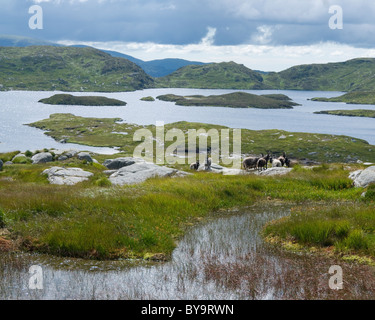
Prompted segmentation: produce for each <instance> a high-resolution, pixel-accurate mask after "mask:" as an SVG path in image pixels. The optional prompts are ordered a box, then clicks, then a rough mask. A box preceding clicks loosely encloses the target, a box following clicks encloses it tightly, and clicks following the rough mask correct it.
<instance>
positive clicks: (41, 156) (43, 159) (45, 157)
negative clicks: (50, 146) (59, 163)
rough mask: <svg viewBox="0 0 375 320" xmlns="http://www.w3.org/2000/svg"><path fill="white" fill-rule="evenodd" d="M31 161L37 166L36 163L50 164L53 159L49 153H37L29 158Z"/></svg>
mask: <svg viewBox="0 0 375 320" xmlns="http://www.w3.org/2000/svg"><path fill="white" fill-rule="evenodd" d="M31 160H32V161H33V164H38V163H47V162H52V161H53V157H52V154H51V153H49V152H42V153H37V154H36V155H35V156H33V157H32V158H31Z"/></svg>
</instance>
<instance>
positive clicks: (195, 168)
mask: <svg viewBox="0 0 375 320" xmlns="http://www.w3.org/2000/svg"><path fill="white" fill-rule="evenodd" d="M190 169H191V170H198V169H199V160H197V162H195V163H192V164H191V165H190Z"/></svg>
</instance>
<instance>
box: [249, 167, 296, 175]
mask: <svg viewBox="0 0 375 320" xmlns="http://www.w3.org/2000/svg"><path fill="white" fill-rule="evenodd" d="M292 170H293V169H292V168H285V167H275V168H269V169H267V170H264V171H259V172H256V174H257V175H260V176H283V175H286V174H288V173H290V172H291V171H292Z"/></svg>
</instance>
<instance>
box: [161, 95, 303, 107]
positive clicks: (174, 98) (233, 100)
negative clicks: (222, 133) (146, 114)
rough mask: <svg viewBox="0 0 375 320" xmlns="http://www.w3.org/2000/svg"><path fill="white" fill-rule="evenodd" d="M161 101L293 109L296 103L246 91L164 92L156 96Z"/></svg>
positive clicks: (212, 105) (183, 103)
mask: <svg viewBox="0 0 375 320" xmlns="http://www.w3.org/2000/svg"><path fill="white" fill-rule="evenodd" d="M156 98H157V99H159V100H162V101H171V102H175V103H176V105H179V106H209V107H229V108H259V109H293V106H297V105H298V104H296V103H294V102H292V101H291V99H290V98H289V97H287V96H285V95H265V96H261V95H255V94H250V93H246V92H234V93H229V94H223V95H211V96H201V95H194V96H178V95H174V94H166V95H161V96H158V97H156Z"/></svg>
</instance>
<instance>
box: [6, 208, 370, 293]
mask: <svg viewBox="0 0 375 320" xmlns="http://www.w3.org/2000/svg"><path fill="white" fill-rule="evenodd" d="M289 212H290V210H289V208H287V207H285V206H276V205H273V206H271V207H270V206H268V207H252V208H248V209H246V212H238V213H235V214H230V215H228V216H221V217H219V218H215V219H212V220H211V221H209V222H207V223H205V224H202V225H200V226H198V227H196V228H194V229H191V230H190V231H189V232H188V233H187V234H186V236H185V237H184V238H183V239H182V240H181V241H180V243H179V245H178V247H177V248H176V250H175V251H174V253H173V257H172V260H171V261H170V262H167V263H163V264H162V263H160V264H156V265H147V264H145V263H143V265H140V264H139V263H138V264H137V265H135V266H134V265H133V266H132V265H129V262H125V261H115V262H99V261H82V260H78V259H62V258H56V257H47V256H39V255H37V256H35V255H34V256H32V255H26V254H19V255H17V256H14V255H3V256H0V268H1V269H0V276H1V279H2V281H1V283H0V299H306V298H338V297H339V298H371V297H372V295H373V293H374V288H375V277H374V272H373V271H371V269H369V268H367V267H363V266H349V265H348V266H346V265H343V264H342V263H341V265H342V266H343V269H344V276H346V278H345V287H346V288H345V290H343V291H341V292H333V291H332V290H330V289H329V288H328V279H329V274H328V270H329V267H330V266H331V265H332V264H337V263H340V262H337V261H329V260H327V259H316V258H313V257H308V256H306V255H295V254H293V255H291V254H285V252H281V251H279V250H276V249H273V248H270V247H268V246H267V245H266V244H264V243H263V241H262V240H261V237H260V235H259V232H260V230H261V228H262V226H263V225H264V224H265V223H266V222H267V221H270V220H273V219H276V218H279V217H282V216H285V215H288V214H289ZM33 264H37V265H41V266H42V267H43V272H44V274H43V277H44V289H43V290H39V291H38V290H29V289H28V280H29V274H28V269H29V267H30V266H31V265H33ZM345 272H346V273H345Z"/></svg>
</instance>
